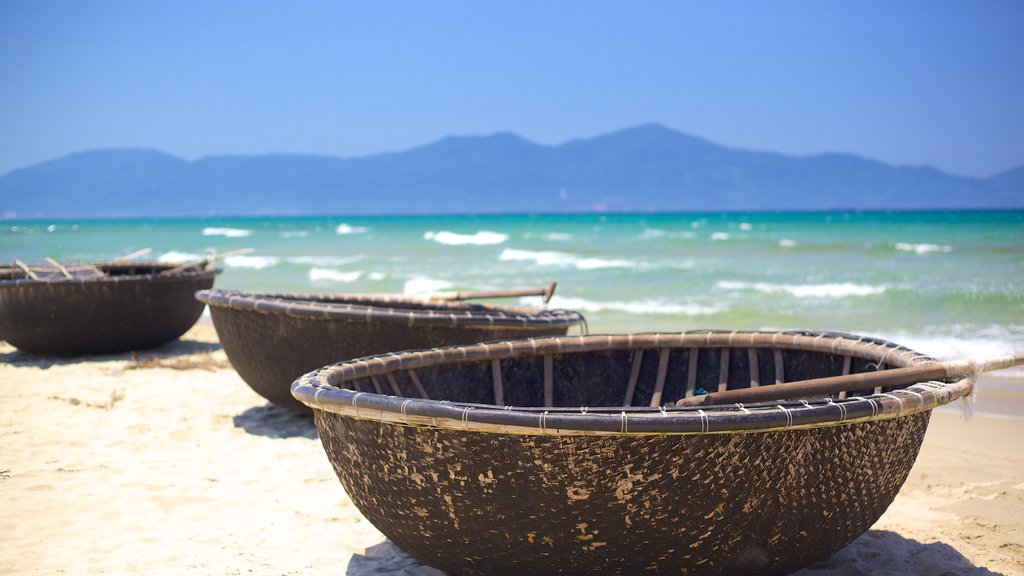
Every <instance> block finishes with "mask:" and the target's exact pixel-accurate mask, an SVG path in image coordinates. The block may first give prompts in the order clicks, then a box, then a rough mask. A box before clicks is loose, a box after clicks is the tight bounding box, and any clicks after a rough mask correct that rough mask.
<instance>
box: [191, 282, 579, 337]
mask: <svg viewBox="0 0 1024 576" xmlns="http://www.w3.org/2000/svg"><path fill="white" fill-rule="evenodd" d="M196 299H197V300H199V301H200V302H205V303H206V304H209V305H210V306H211V307H222V308H230V309H234V310H241V311H252V312H259V313H264V314H283V315H287V316H294V317H305V318H317V319H344V320H361V321H389V322H397V323H405V324H407V325H410V326H411V325H413V324H430V325H438V326H482V327H491V326H503V327H505V326H521V327H524V328H526V327H530V326H566V327H571V326H575V325H580V324H583V323H584V322H585V320H584V318H583V316H582V315H581V314H579V313H578V312H573V311H571V310H562V309H539V308H524V307H512V306H492V305H486V306H485V305H480V304H465V303H461V302H450V301H427V300H424V299H422V298H415V297H410V296H407V295H399V294H335V295H326V294H293V293H286V292H248V291H242V290H222V289H210V290H200V291H199V292H196ZM398 305H406V306H414V307H412V308H408V307H393V306H398Z"/></svg>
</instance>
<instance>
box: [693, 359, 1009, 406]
mask: <svg viewBox="0 0 1024 576" xmlns="http://www.w3.org/2000/svg"><path fill="white" fill-rule="evenodd" d="M1020 365H1024V353H1022V354H1007V355H1005V356H993V357H990V358H984V359H980V360H952V361H950V362H932V363H928V364H919V365H917V366H911V367H909V368H896V369H893V370H879V371H876V372H861V373H859V374H847V375H845V376H830V377H828V378H813V379H810V380H799V381H795V382H785V383H782V384H773V385H771V386H758V387H756V388H742V389H739V390H725V391H722V392H711V393H710V394H703V395H701V396H691V397H689V398H683V399H681V400H679V401H678V402H676V406H712V405H715V404H735V403H737V402H739V403H749V402H774V401H777V400H789V399H793V398H808V397H812V396H827V395H829V394H837V393H839V392H853V391H856V390H868V389H872V388H879V387H886V386H905V385H910V384H914V383H916V382H924V381H927V380H945V379H952V378H964V377H967V376H974V375H977V374H981V373H983V372H991V371H993V370H1003V369H1005V368H1011V367H1013V366H1020Z"/></svg>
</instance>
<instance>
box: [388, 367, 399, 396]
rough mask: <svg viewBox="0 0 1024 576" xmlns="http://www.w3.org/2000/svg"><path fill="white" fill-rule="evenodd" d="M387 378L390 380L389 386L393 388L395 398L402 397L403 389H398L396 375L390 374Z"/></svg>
mask: <svg viewBox="0 0 1024 576" xmlns="http://www.w3.org/2000/svg"><path fill="white" fill-rule="evenodd" d="M385 376H386V377H387V379H388V385H389V386H391V392H392V393H394V395H395V396H402V389H401V388H399V387H398V382H397V381H395V375H394V374H392V373H391V372H388V373H387V374H385Z"/></svg>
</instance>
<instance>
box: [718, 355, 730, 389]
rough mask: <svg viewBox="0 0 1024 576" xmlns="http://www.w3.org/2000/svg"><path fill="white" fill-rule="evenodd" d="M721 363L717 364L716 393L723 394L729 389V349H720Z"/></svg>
mask: <svg viewBox="0 0 1024 576" xmlns="http://www.w3.org/2000/svg"><path fill="white" fill-rule="evenodd" d="M720 358H721V361H720V362H719V364H718V391H719V392H725V391H726V390H728V388H729V349H728V348H722V355H721V356H720Z"/></svg>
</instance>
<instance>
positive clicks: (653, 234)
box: [640, 228, 668, 240]
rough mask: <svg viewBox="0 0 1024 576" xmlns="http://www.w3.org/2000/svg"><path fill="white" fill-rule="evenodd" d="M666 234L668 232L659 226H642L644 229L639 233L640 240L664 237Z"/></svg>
mask: <svg viewBox="0 0 1024 576" xmlns="http://www.w3.org/2000/svg"><path fill="white" fill-rule="evenodd" d="M667 235H668V232H666V231H665V230H661V229H659V228H644V231H643V232H642V233H641V234H640V239H641V240H654V239H655V238H664V237H665V236H667Z"/></svg>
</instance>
